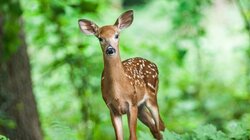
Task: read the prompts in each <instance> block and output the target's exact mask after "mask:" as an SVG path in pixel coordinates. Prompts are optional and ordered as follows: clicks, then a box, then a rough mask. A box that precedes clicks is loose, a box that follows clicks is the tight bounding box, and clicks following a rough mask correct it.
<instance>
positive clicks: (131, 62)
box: [122, 57, 159, 93]
mask: <svg viewBox="0 0 250 140" xmlns="http://www.w3.org/2000/svg"><path fill="white" fill-rule="evenodd" d="M122 64H123V68H124V71H125V74H126V77H128V79H129V81H130V84H131V85H134V86H139V87H144V86H146V87H147V88H148V89H149V90H150V91H152V92H154V93H156V92H157V88H158V74H159V73H158V68H157V66H156V64H154V63H152V62H150V61H149V60H146V59H144V58H140V57H136V58H129V59H127V60H124V61H123V62H122Z"/></svg>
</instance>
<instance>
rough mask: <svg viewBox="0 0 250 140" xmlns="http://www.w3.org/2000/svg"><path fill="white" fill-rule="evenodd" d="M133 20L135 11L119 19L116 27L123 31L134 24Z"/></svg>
mask: <svg viewBox="0 0 250 140" xmlns="http://www.w3.org/2000/svg"><path fill="white" fill-rule="evenodd" d="M133 19H134V15H133V10H128V11H126V12H124V13H123V14H122V15H120V17H118V19H117V20H116V22H115V24H114V25H115V26H117V27H118V29H120V30H122V29H125V28H127V27H129V26H130V25H131V24H132V22H133Z"/></svg>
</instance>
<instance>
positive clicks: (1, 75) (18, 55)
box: [0, 15, 42, 140]
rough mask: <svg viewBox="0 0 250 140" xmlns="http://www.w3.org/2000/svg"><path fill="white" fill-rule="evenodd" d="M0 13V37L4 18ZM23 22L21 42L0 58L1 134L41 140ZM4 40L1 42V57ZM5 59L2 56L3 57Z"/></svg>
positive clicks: (15, 138)
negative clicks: (16, 47)
mask: <svg viewBox="0 0 250 140" xmlns="http://www.w3.org/2000/svg"><path fill="white" fill-rule="evenodd" d="M3 19H4V18H3V16H1V15H0V41H2V40H3V36H4V35H5V33H4V30H3V28H4V26H3V25H4V20H3ZM22 28H23V27H22V25H20V29H18V30H19V38H15V37H13V39H19V41H20V46H19V47H18V49H17V50H16V51H15V52H14V53H12V54H11V55H10V57H9V59H8V60H4V61H3V60H1V61H0V134H1V135H4V136H6V137H8V138H9V139H10V140H42V132H41V129H40V122H39V119H38V112H37V108H36V102H35V98H34V95H33V92H32V82H31V72H30V64H29V58H28V54H27V45H26V44H25V37H24V33H23V32H22ZM3 47H6V46H4V44H3V43H2V42H0V57H1V55H2V54H3V53H4V52H3V50H4V49H3ZM0 59H2V58H0Z"/></svg>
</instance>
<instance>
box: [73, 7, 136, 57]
mask: <svg viewBox="0 0 250 140" xmlns="http://www.w3.org/2000/svg"><path fill="white" fill-rule="evenodd" d="M132 22H133V11H132V10H129V11H126V12H124V13H123V14H122V15H120V16H119V17H118V19H117V20H116V22H115V24H114V25H106V26H102V27H98V26H97V25H96V24H95V23H94V22H92V21H90V20H86V19H80V20H79V21H78V23H79V27H80V29H81V31H82V32H83V33H84V34H86V35H95V36H96V37H97V38H98V39H99V41H100V45H101V48H102V52H103V55H104V57H109V58H112V57H115V56H118V55H119V47H118V46H119V34H120V31H121V30H123V29H125V28H127V27H129V26H130V25H131V24H132Z"/></svg>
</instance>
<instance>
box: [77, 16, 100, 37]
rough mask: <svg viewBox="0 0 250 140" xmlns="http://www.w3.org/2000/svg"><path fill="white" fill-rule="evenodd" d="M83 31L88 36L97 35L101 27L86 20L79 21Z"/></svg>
mask: <svg viewBox="0 0 250 140" xmlns="http://www.w3.org/2000/svg"><path fill="white" fill-rule="evenodd" d="M78 24H79V27H80V29H81V31H82V32H83V33H84V34H86V35H97V33H98V30H99V27H98V26H97V25H96V24H95V23H93V22H92V21H89V20H86V19H79V20H78Z"/></svg>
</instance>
